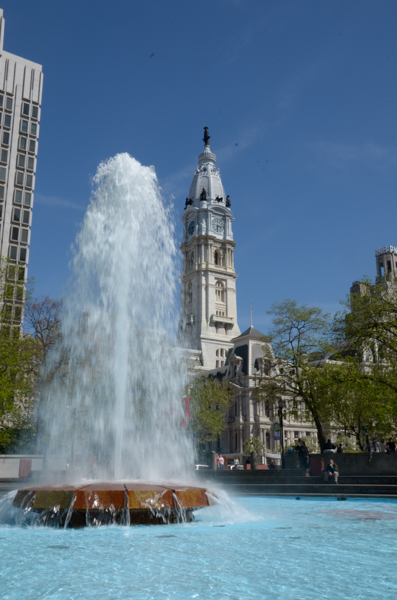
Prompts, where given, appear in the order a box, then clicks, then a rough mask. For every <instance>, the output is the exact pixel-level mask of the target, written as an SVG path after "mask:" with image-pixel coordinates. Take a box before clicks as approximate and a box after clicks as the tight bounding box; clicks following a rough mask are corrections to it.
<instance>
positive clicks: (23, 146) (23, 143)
mask: <svg viewBox="0 0 397 600" xmlns="http://www.w3.org/2000/svg"><path fill="white" fill-rule="evenodd" d="M27 141H28V140H27V138H26V137H23V136H22V135H21V137H20V138H19V147H20V149H21V150H26V146H27Z"/></svg>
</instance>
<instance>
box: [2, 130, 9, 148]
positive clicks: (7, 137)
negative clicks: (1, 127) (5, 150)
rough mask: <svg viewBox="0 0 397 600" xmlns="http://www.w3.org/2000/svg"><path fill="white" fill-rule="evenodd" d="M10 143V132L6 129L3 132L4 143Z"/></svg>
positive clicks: (6, 144)
mask: <svg viewBox="0 0 397 600" xmlns="http://www.w3.org/2000/svg"><path fill="white" fill-rule="evenodd" d="M9 143H10V134H9V133H8V131H4V132H3V144H4V145H5V146H8V145H9Z"/></svg>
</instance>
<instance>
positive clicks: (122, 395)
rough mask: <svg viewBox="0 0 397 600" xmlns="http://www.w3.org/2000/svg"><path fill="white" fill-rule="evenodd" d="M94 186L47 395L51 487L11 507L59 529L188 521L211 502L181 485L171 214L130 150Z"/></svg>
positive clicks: (184, 470) (45, 436)
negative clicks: (107, 524) (93, 524)
mask: <svg viewBox="0 0 397 600" xmlns="http://www.w3.org/2000/svg"><path fill="white" fill-rule="evenodd" d="M93 184H94V187H93V195H92V198H91V202H90V205H89V207H88V210H87V213H86V215H85V218H84V221H83V224H82V226H81V229H80V231H79V233H78V235H77V239H76V244H75V249H74V256H73V260H72V263H71V267H72V276H71V280H70V282H69V285H68V289H67V292H66V295H65V301H64V302H65V304H64V315H63V323H62V336H63V343H62V345H61V346H60V347H59V348H57V349H56V351H55V352H54V353H53V354H52V356H51V357H50V360H49V361H48V363H47V365H46V372H45V381H46V384H45V386H44V388H43V389H42V391H41V401H40V414H39V417H40V420H41V429H42V435H41V442H42V444H43V448H42V451H43V452H44V455H45V472H46V477H47V481H42V482H41V483H40V485H35V486H33V487H32V486H31V487H29V488H25V489H22V490H19V491H18V493H17V494H16V496H15V498H14V501H13V507H14V510H17V511H19V512H21V511H22V513H23V515H24V519H25V520H27V521H29V520H31V519H32V518H33V519H34V520H38V521H39V522H40V523H46V524H53V525H58V526H64V527H66V526H74V527H79V526H84V525H88V524H91V523H109V522H114V523H125V524H129V523H164V522H167V523H168V522H174V521H181V520H182V521H183V520H190V519H192V511H193V510H195V509H197V508H199V507H202V506H207V505H208V504H211V503H212V502H213V500H211V498H213V497H212V496H211V495H209V494H207V493H206V490H205V489H204V488H197V487H195V486H194V485H193V486H186V485H185V484H184V483H181V482H186V481H188V480H189V479H190V480H191V479H192V477H191V475H190V471H191V469H192V466H193V462H194V455H193V447H192V443H191V440H190V438H189V436H188V435H186V433H185V431H183V427H182V426H181V424H182V423H183V421H184V414H183V409H184V407H183V403H182V398H183V395H184V394H183V391H184V386H185V384H186V365H185V363H184V357H183V355H182V353H181V352H182V351H181V350H179V349H178V348H176V347H175V345H174V344H173V341H172V340H174V339H175V333H176V323H177V314H176V310H175V307H176V302H175V291H176V285H175V283H176V280H177V272H178V269H177V260H178V254H177V249H176V246H175V242H174V239H173V225H172V221H171V218H170V209H169V208H167V207H166V206H165V204H164V202H163V200H162V197H161V193H160V189H159V187H158V184H157V179H156V174H155V172H154V169H153V168H152V167H144V166H142V165H141V164H140V163H139V162H138V161H136V160H135V159H134V158H132V157H130V156H129V155H128V154H119V155H117V156H115V157H114V158H111V159H109V160H108V161H107V162H104V163H102V164H101V165H100V166H99V167H98V170H97V173H96V175H95V177H94V178H93ZM60 471H61V472H62V481H61V482H60V481H59V472H60ZM32 515H33V516H32Z"/></svg>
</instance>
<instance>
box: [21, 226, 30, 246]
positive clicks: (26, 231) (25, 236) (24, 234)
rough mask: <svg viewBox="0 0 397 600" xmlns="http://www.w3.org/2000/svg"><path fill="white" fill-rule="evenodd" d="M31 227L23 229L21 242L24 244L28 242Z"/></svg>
mask: <svg viewBox="0 0 397 600" xmlns="http://www.w3.org/2000/svg"><path fill="white" fill-rule="evenodd" d="M28 236H29V229H22V231H21V242H23V243H24V244H27V243H28Z"/></svg>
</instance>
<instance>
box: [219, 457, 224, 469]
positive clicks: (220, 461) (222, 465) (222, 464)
mask: <svg viewBox="0 0 397 600" xmlns="http://www.w3.org/2000/svg"><path fill="white" fill-rule="evenodd" d="M219 463H220V465H221V466H220V469H224V468H225V459H224V458H223V456H220V457H219Z"/></svg>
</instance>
